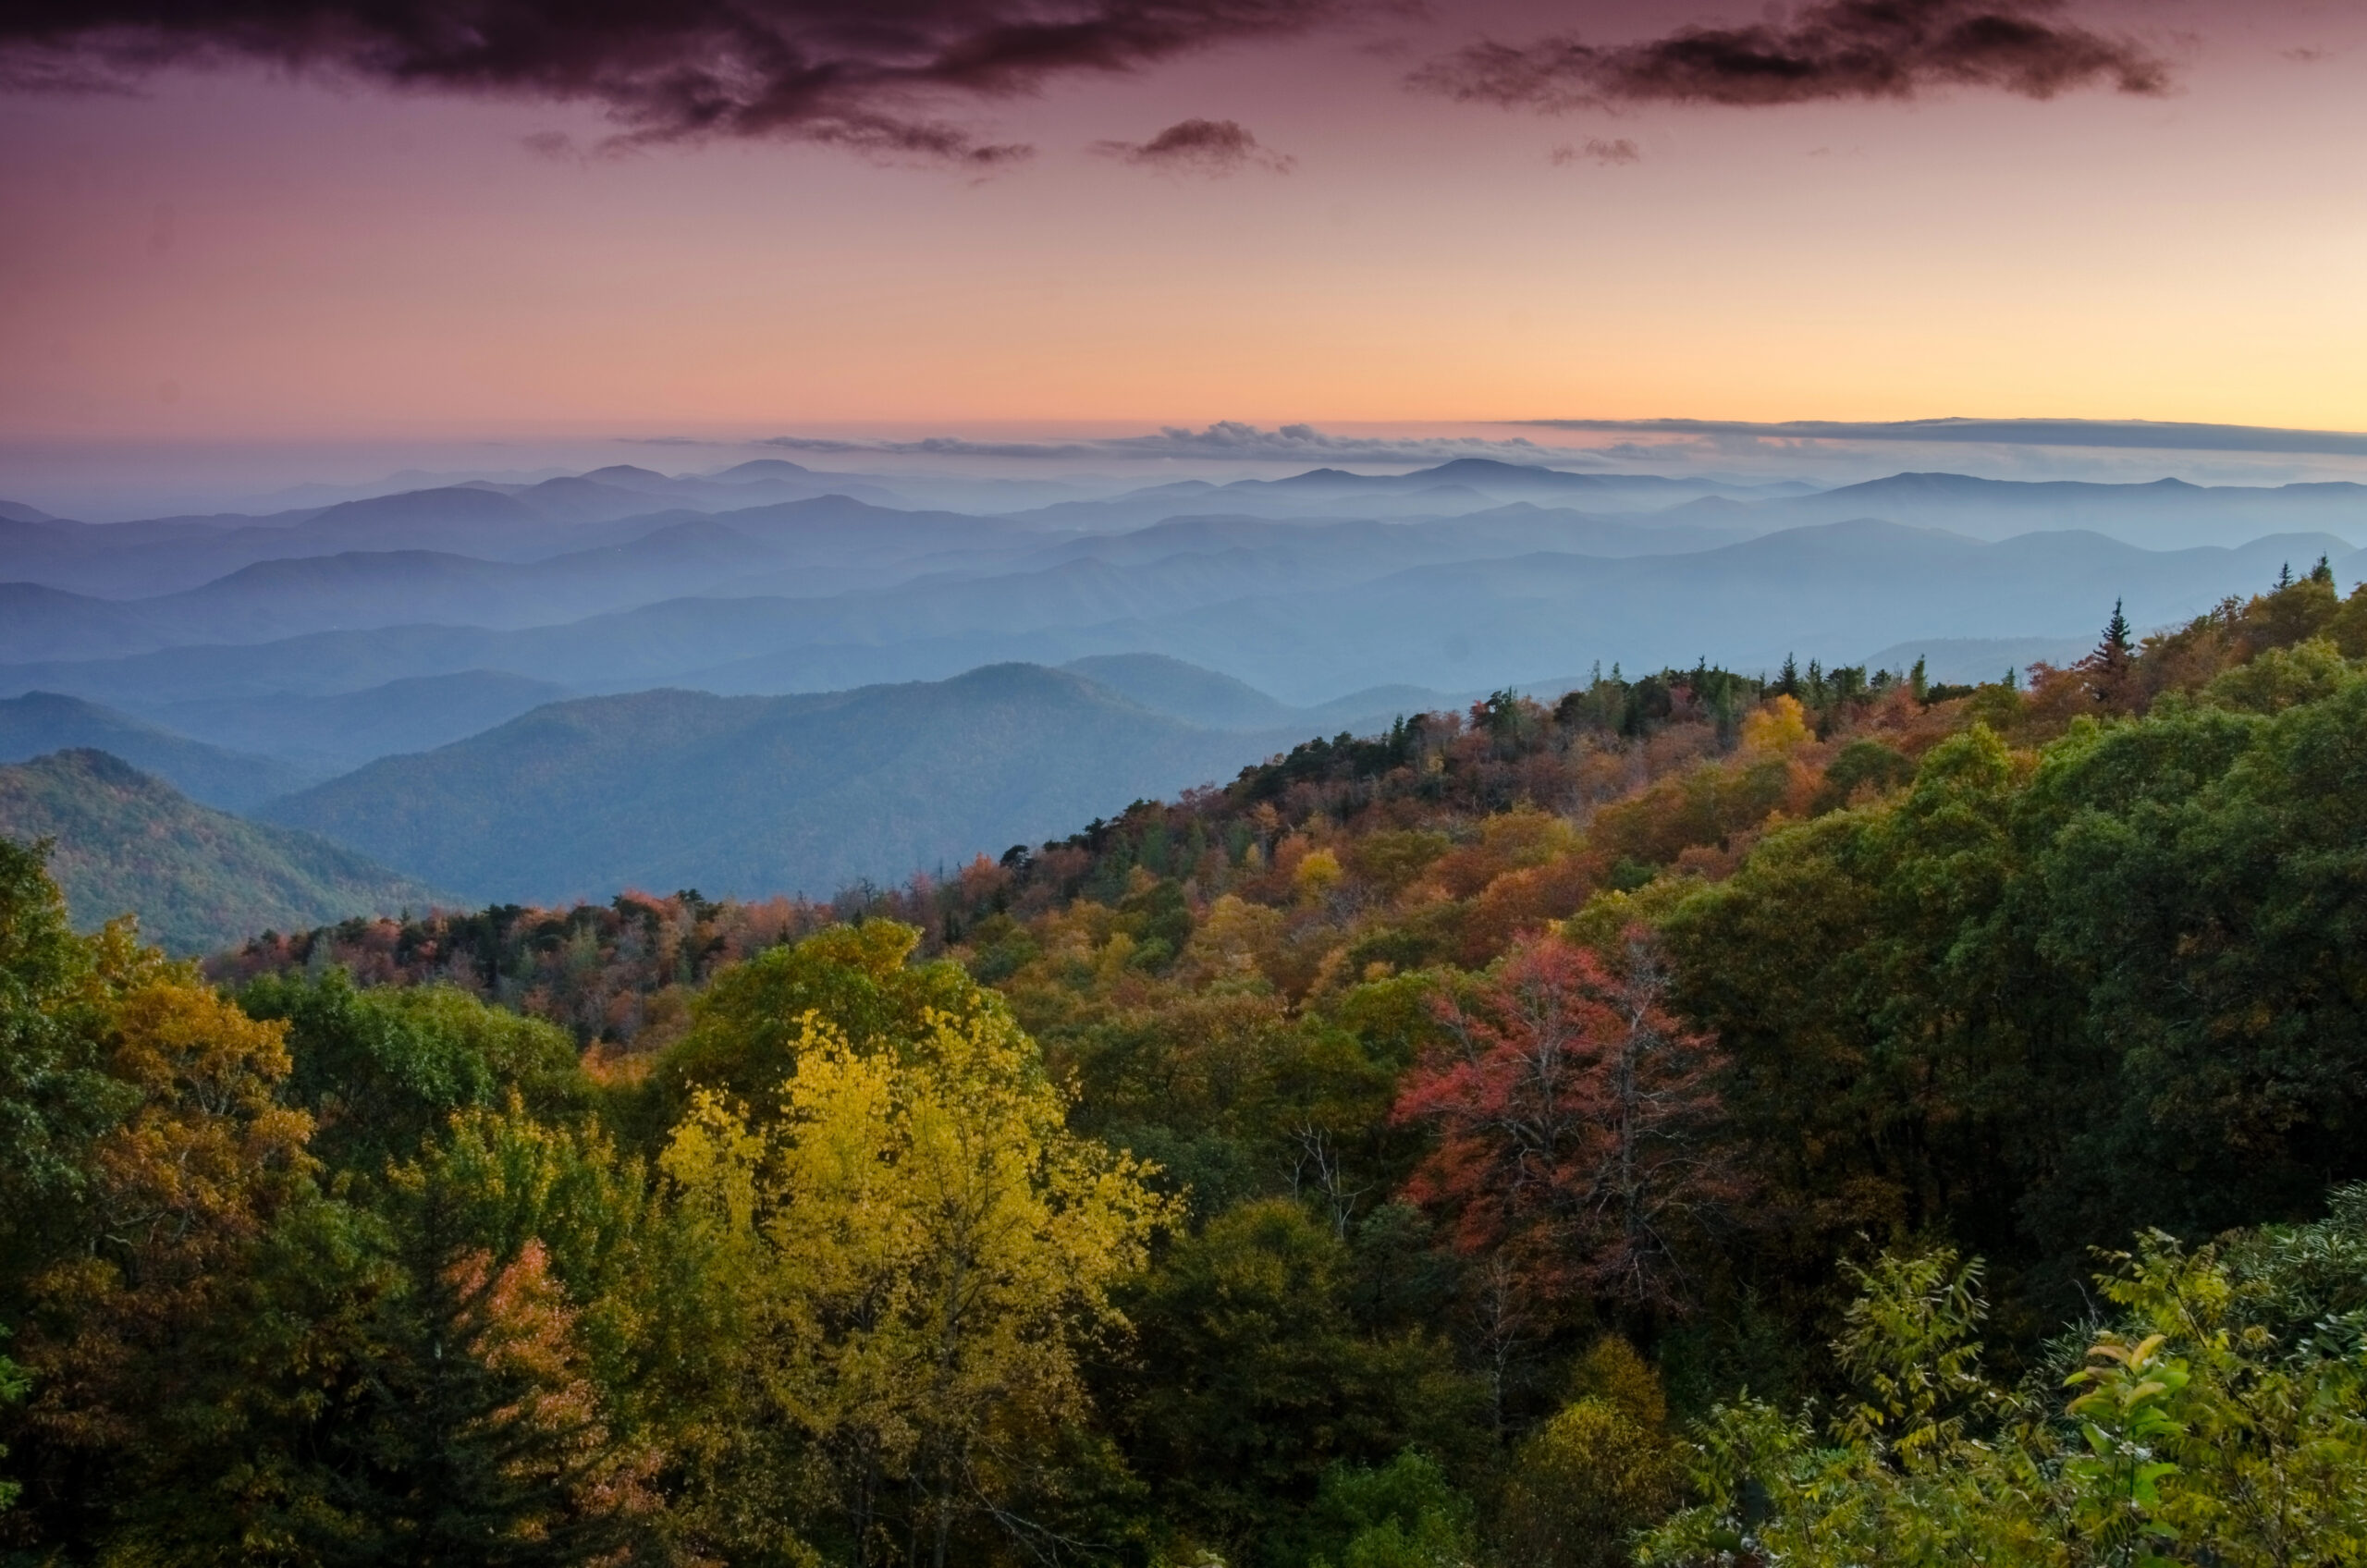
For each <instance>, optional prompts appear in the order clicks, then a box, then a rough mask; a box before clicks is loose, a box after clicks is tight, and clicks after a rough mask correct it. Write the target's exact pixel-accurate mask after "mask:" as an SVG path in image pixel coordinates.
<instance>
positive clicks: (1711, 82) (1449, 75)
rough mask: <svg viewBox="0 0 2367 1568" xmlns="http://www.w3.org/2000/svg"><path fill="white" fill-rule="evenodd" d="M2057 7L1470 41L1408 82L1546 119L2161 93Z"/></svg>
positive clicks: (1944, 3)
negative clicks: (1709, 107)
mask: <svg viewBox="0 0 2367 1568" xmlns="http://www.w3.org/2000/svg"><path fill="white" fill-rule="evenodd" d="M2062 10H2063V6H2062V0H1824V3H1823V4H1821V5H1814V6H1809V7H1807V8H1806V9H1804V10H1802V11H1800V12H1799V13H1798V14H1797V16H1796V17H1794V18H1791V19H1789V20H1785V21H1765V22H1759V23H1754V24H1752V25H1750V26H1747V27H1731V28H1722V27H1686V28H1680V29H1678V30H1677V31H1674V32H1672V33H1669V34H1666V35H1665V36H1663V37H1660V38H1654V39H1649V40H1646V41H1645V42H1642V43H1624V44H1613V45H1600V44H1591V43H1585V42H1583V41H1582V40H1580V39H1578V38H1577V37H1576V36H1574V35H1570V34H1557V35H1551V36H1548V37H1544V38H1540V39H1538V40H1536V41H1535V42H1533V43H1522V44H1512V43H1494V42H1487V43H1475V44H1472V45H1470V46H1469V47H1467V48H1465V49H1462V50H1458V51H1457V52H1455V53H1454V54H1453V55H1447V56H1446V57H1444V58H1442V59H1440V60H1435V61H1433V62H1431V63H1430V64H1429V65H1428V66H1425V67H1422V68H1421V69H1420V70H1417V71H1416V72H1415V73H1414V74H1413V75H1412V76H1411V77H1410V78H1408V79H1407V80H1408V82H1409V84H1410V85H1412V86H1413V87H1415V88H1417V89H1418V90H1421V91H1424V92H1436V93H1441V94H1443V95H1444V96H1446V97H1449V98H1453V99H1457V100H1460V101H1462V102H1466V103H1485V104H1500V105H1502V106H1504V107H1508V108H1509V107H1521V108H1532V109H1539V110H1543V111H1547V112H1557V111H1562V110H1568V109H1576V108H1586V107H1610V106H1617V105H1621V104H1653V103H1661V104H1727V105H1733V106H1738V107H1762V106H1766V105H1771V104H1805V103H1814V102H1820V101H1825V100H1833V99H1852V98H1855V99H1891V100H1903V99H1911V98H1915V97H1917V96H1919V95H1920V94H1922V93H1924V92H1931V91H1932V90H1934V89H1944V88H1951V87H1970V88H1985V89H1990V90H1993V91H1997V92H2011V93H2016V94H2018V95H2019V96H2021V97H2025V98H2052V97H2054V96H2055V95H2056V94H2057V93H2060V92H2070V91H2073V90H2075V89H2079V88H2089V87H2098V86H2103V87H2110V88H2112V89H2114V90H2116V91H2117V92H2129V93H2139V94H2148V95H2151V94H2159V93H2162V92H2166V91H2168V88H2169V81H2170V70H2169V67H2168V65H2167V63H2166V62H2165V61H2164V60H2163V59H2161V58H2160V57H2159V56H2158V55H2154V54H2152V52H2151V51H2149V50H2147V49H2146V48H2144V47H2143V46H2142V45H2141V44H2140V43H2136V42H2135V41H2133V40H2130V39H2127V38H2119V37H2112V36H2108V35H2106V34H2103V33H2101V32H2097V31H2092V30H2091V29H2088V28H2085V27H2081V26H2079V25H2077V24H2076V23H2073V22H2070V21H2067V20H2065V19H2063V18H2062V16H2061V13H2062Z"/></svg>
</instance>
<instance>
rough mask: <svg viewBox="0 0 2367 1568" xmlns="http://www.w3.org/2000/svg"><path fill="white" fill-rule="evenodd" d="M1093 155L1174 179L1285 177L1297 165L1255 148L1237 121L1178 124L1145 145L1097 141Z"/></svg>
mask: <svg viewBox="0 0 2367 1568" xmlns="http://www.w3.org/2000/svg"><path fill="white" fill-rule="evenodd" d="M1092 150H1093V151H1094V152H1096V153H1099V154H1101V155H1102V156H1103V157H1105V158H1118V159H1121V160H1122V161H1124V162H1126V163H1129V164H1134V165H1140V166H1142V167H1145V168H1155V169H1165V170H1168V171H1170V172H1172V173H1176V174H1203V175H1228V174H1233V173H1235V172H1237V171H1239V170H1241V169H1245V168H1251V167H1257V168H1262V169H1269V170H1271V171H1272V172H1273V173H1275V174H1288V173H1290V171H1291V169H1292V168H1293V167H1294V165H1296V164H1297V162H1298V160H1297V159H1295V158H1292V157H1289V156H1286V155H1285V154H1283V153H1276V152H1273V151H1272V150H1270V149H1269V148H1266V147H1262V146H1260V145H1258V142H1257V138H1256V137H1255V136H1252V135H1250V134H1249V131H1248V130H1247V129H1246V128H1245V127H1244V126H1243V125H1241V123H1240V122H1239V121H1237V120H1202V119H1190V120H1182V121H1179V122H1177V123H1176V124H1174V125H1171V126H1169V127H1168V128H1167V129H1165V130H1162V131H1160V132H1159V134H1158V135H1157V136H1154V137H1152V138H1151V139H1150V140H1149V141H1142V142H1134V141H1097V142H1095V143H1094V144H1093V149H1092Z"/></svg>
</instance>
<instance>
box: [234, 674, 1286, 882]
mask: <svg viewBox="0 0 2367 1568" xmlns="http://www.w3.org/2000/svg"><path fill="white" fill-rule="evenodd" d="M1304 739H1306V735H1305V733H1304V732H1303V731H1301V730H1297V729H1292V730H1288V731H1283V732H1278V733H1271V734H1265V735H1257V734H1243V733H1239V732H1224V731H1218V730H1213V729H1204V728H1201V727H1197V726H1195V725H1190V724H1186V723H1184V722H1183V721H1182V720H1180V719H1176V718H1173V717H1169V716H1167V715H1164V714H1159V713H1155V712H1153V711H1151V710H1150V709H1149V708H1147V707H1146V706H1142V705H1140V704H1135V703H1134V702H1131V701H1128V700H1127V699H1125V698H1123V697H1122V696H1120V695H1118V694H1117V693H1116V692H1112V691H1110V690H1109V689H1108V688H1106V687H1104V686H1101V685H1099V684H1098V683H1096V682H1094V681H1091V680H1085V679H1084V678H1083V677H1081V676H1078V675H1075V674H1072V673H1067V672H1063V671H1060V670H1054V669H1047V668H1041V667H1038V666H1030V665H1002V666H994V667H989V668H981V669H975V670H972V671H970V672H969V673H968V674H965V675H962V676H959V677H956V678H954V679H952V680H943V681H937V682H920V683H911V684H903V685H892V686H875V687H868V688H864V689H861V690H857V691H852V692H827V693H821V694H816V695H810V696H789V697H717V696H713V695H710V694H708V693H705V692H681V691H653V692H636V693H633V694H631V695H627V696H618V697H599V698H586V699H582V700H578V701H574V702H566V703H558V704H550V705H548V706H546V707H541V708H537V709H536V710H534V711H533V712H532V713H530V714H527V715H525V716H524V717H521V718H518V719H515V720H512V721H511V722H510V723H509V724H506V725H503V726H501V727H499V728H497V729H493V730H490V731H488V732H486V733H484V734H482V735H478V736H475V737H472V739H470V740H467V741H460V742H459V743H457V744H454V745H450V746H446V747H444V748H442V749H440V750H437V751H434V752H429V753H424V754H422V755H415V756H400V757H387V758H384V759H382V760H380V761H378V762H375V763H373V764H371V765H370V766H367V767H365V768H362V769H361V770H360V771H359V772H356V773H353V774H350V775H348V776H347V777H345V778H339V779H336V780H333V781H331V782H330V783H328V784H325V785H322V786H320V787H318V788H316V789H313V790H307V791H305V792H303V793H301V794H298V795H294V796H291V797H289V798H288V799H286V800H282V801H279V802H275V803H274V804H272V805H271V806H270V807H268V808H266V811H265V815H266V816H267V817H268V818H269V819H270V820H272V821H276V822H280V823H285V824H288V825H291V826H298V827H308V828H311V829H313V830H314V831H316V832H320V833H323V834H326V835H328V836H330V837H332V838H334V839H337V841H339V842H341V843H347V844H350V845H353V846H354V847H355V848H356V849H358V850H360V851H363V852H365V853H368V854H370V855H372V856H374V857H375V858H378V859H380V860H383V861H385V862H386V863H387V864H393V865H397V866H399V867H401V868H403V869H404V870H406V871H407V872H409V873H410V874H411V875H412V876H417V877H419V878H421V879H423V880H425V881H431V882H434V883H435V884H436V885H438V886H449V887H452V888H457V889H458V890H460V892H462V893H463V894H465V895H468V896H470V897H472V898H484V899H496V898H497V899H539V900H550V899H561V898H569V897H574V896H577V895H585V896H605V895H607V894H610V893H614V892H617V891H620V890H622V889H625V888H655V889H660V890H664V891H669V892H670V891H672V890H674V889H676V888H689V887H695V888H699V889H700V890H701V891H703V892H705V893H708V894H709V895H715V894H719V893H725V892H730V893H741V894H750V895H757V894H771V893H791V892H804V893H806V894H809V895H812V896H816V897H828V896H830V895H831V894H833V893H835V892H836V891H837V890H838V889H839V888H842V887H845V886H847V885H849V884H851V883H853V882H855V881H858V880H861V879H865V878H869V879H872V880H875V881H900V880H901V879H902V878H903V877H905V876H908V875H910V874H911V873H912V872H913V871H914V870H915V869H918V868H928V867H933V866H937V865H958V864H962V863H963V862H965V861H967V860H968V859H969V858H970V857H971V856H972V855H974V854H975V853H978V852H980V851H987V852H990V853H999V852H1000V850H1001V849H1002V847H1003V846H1006V845H1009V844H1012V843H1022V842H1024V843H1034V842H1036V841H1037V840H1039V839H1043V838H1045V837H1047V836H1049V835H1050V834H1053V833H1055V832H1061V833H1065V832H1068V831H1071V830H1073V827H1074V825H1075V824H1077V823H1079V822H1083V821H1085V820H1087V819H1088V818H1093V817H1099V816H1107V815H1112V814H1114V813H1116V812H1118V811H1121V810H1122V809H1123V808H1124V807H1125V806H1126V805H1127V804H1128V803H1129V802H1132V801H1134V800H1135V799H1137V798H1149V797H1155V796H1159V795H1164V794H1172V793H1173V792H1174V791H1175V790H1179V789H1183V788H1184V787H1187V786H1189V785H1193V784H1198V783H1204V782H1208V781H1211V780H1214V779H1218V778H1229V777H1231V776H1232V774H1233V773H1234V772H1235V771H1237V770H1238V769H1239V768H1241V767H1242V766H1245V765H1247V764H1248V763H1250V762H1253V761H1257V760H1261V759H1262V758H1263V757H1265V756H1267V755H1269V754H1271V753H1273V752H1276V751H1279V750H1282V749H1284V748H1286V747H1287V746H1289V745H1290V744H1292V743H1294V742H1295V741H1300V740H1304Z"/></svg>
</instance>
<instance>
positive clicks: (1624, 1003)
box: [1394, 930, 1747, 1309]
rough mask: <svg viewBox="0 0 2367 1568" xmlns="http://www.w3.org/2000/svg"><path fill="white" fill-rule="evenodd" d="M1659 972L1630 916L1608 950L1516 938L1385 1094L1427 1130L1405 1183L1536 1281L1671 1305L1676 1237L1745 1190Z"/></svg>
mask: <svg viewBox="0 0 2367 1568" xmlns="http://www.w3.org/2000/svg"><path fill="white" fill-rule="evenodd" d="M1666 986H1667V983H1666V978H1665V976H1664V974H1663V973H1662V968H1661V964H1660V961H1659V959H1658V957H1657V955H1656V954H1655V953H1654V952H1653V950H1652V948H1651V944H1650V938H1649V937H1648V936H1646V935H1645V934H1644V933H1643V932H1642V931H1640V930H1637V931H1634V932H1632V933H1630V934H1629V936H1628V937H1627V939H1626V941H1625V944H1624V946H1623V949H1622V950H1621V951H1620V952H1619V953H1618V955H1617V957H1616V959H1615V960H1613V961H1610V962H1606V961H1605V960H1604V959H1602V958H1601V957H1600V956H1598V955H1597V954H1596V953H1595V952H1593V951H1592V950H1590V949H1587V948H1584V947H1580V946H1578V945H1577V944H1576V943H1574V942H1571V941H1568V940H1567V939H1565V938H1563V937H1556V936H1545V937H1535V938H1532V939H1530V940H1527V941H1525V942H1523V943H1521V944H1520V945H1519V946H1518V947H1516V948H1515V949H1514V950H1513V952H1512V953H1511V954H1510V955H1509V956H1508V957H1507V958H1506V959H1505V960H1504V962H1502V965H1501V966H1500V967H1499V968H1498V969H1497V970H1496V971H1495V972H1494V973H1492V974H1489V975H1487V976H1485V977H1484V978H1482V979H1481V980H1479V981H1478V984H1476V985H1475V986H1472V987H1470V990H1469V993H1468V995H1467V996H1466V997H1465V998H1461V999H1460V1000H1454V999H1446V998H1441V1002H1440V1004H1439V1008H1440V1017H1441V1022H1442V1023H1444V1024H1445V1026H1446V1032H1447V1035H1448V1040H1447V1042H1446V1043H1444V1044H1442V1045H1441V1046H1439V1047H1433V1049H1432V1050H1431V1051H1430V1053H1429V1055H1428V1056H1427V1057H1425V1059H1424V1060H1422V1061H1421V1062H1420V1063H1419V1064H1417V1066H1416V1068H1415V1069H1414V1071H1413V1072H1409V1073H1408V1074H1407V1075H1406V1077H1405V1080H1404V1085H1403V1087H1402V1088H1401V1090H1400V1092H1399V1095H1398V1099H1397V1105H1396V1109H1395V1112H1394V1114H1395V1116H1396V1117H1397V1119H1398V1120H1400V1121H1427V1122H1429V1123H1431V1124H1432V1125H1433V1126H1434V1127H1435V1128H1436V1143H1435V1145H1434V1146H1433V1148H1432V1150H1431V1152H1430V1153H1429V1156H1428V1157H1427V1158H1425V1159H1424V1160H1423V1161H1422V1163H1421V1164H1420V1165H1419V1166H1417V1168H1416V1169H1415V1171H1414V1174H1413V1178H1412V1180H1411V1181H1410V1182H1408V1183H1407V1189H1406V1190H1407V1193H1408V1194H1409V1195H1410V1196H1412V1197H1413V1198H1415V1199H1416V1200H1417V1201H1418V1202H1421V1203H1424V1204H1427V1205H1429V1206H1430V1207H1434V1208H1437V1209H1439V1210H1441V1211H1442V1212H1444V1213H1445V1214H1447V1215H1448V1216H1449V1217H1450V1220H1451V1223H1452V1226H1453V1230H1452V1235H1453V1240H1454V1244H1455V1245H1456V1246H1457V1247H1458V1248H1460V1249H1461V1250H1462V1251H1464V1252H1466V1253H1470V1254H1475V1255H1479V1254H1497V1255H1500V1256H1504V1257H1505V1258H1507V1259H1509V1260H1511V1261H1513V1262H1515V1264H1516V1265H1517V1267H1518V1268H1519V1270H1520V1273H1521V1277H1522V1280H1523V1284H1524V1287H1525V1288H1526V1289H1527V1291H1529V1292H1532V1293H1534V1294H1537V1295H1539V1296H1542V1297H1547V1298H1555V1297H1564V1298H1565V1297H1579V1296H1583V1297H1590V1298H1594V1299H1598V1300H1603V1301H1608V1302H1613V1303H1618V1304H1623V1305H1628V1306H1632V1307H1637V1308H1660V1309H1671V1308H1681V1307H1682V1306H1684V1305H1686V1302H1687V1299H1688V1294H1689V1292H1688V1290H1687V1282H1686V1277H1685V1261H1684V1260H1685V1257H1686V1253H1687V1250H1688V1247H1689V1245H1690V1244H1691V1243H1696V1242H1697V1241H1698V1240H1699V1238H1700V1237H1701V1236H1702V1235H1703V1234H1704V1233H1705V1232H1708V1231H1715V1230H1716V1229H1718V1228H1720V1227H1722V1226H1723V1225H1727V1224H1730V1223H1732V1222H1733V1221H1734V1219H1735V1216H1734V1212H1733V1211H1734V1208H1735V1205H1736V1204H1737V1203H1738V1202H1739V1201H1740V1200H1741V1199H1742V1197H1743V1196H1744V1195H1745V1194H1746V1192H1747V1187H1746V1184H1745V1183H1744V1182H1743V1181H1742V1180H1741V1178H1740V1177H1739V1176H1738V1175H1736V1174H1735V1168H1734V1164H1733V1161H1732V1158H1731V1156H1730V1154H1729V1152H1728V1151H1727V1150H1726V1149H1725V1148H1723V1147H1722V1146H1721V1145H1722V1142H1723V1138H1724V1135H1725V1134H1724V1129H1723V1125H1722V1123H1723V1117H1722V1114H1721V1108H1720V1106H1719V1102H1718V1093H1717V1087H1716V1084H1717V1081H1718V1076H1719V1074H1720V1072H1721V1071H1722V1069H1723V1066H1724V1061H1723V1058H1722V1057H1721V1056H1720V1055H1719V1053H1718V1051H1717V1048H1716V1047H1715V1045H1714V1044H1713V1043H1712V1042H1711V1040H1710V1039H1709V1038H1708V1037H1707V1036H1706V1035H1701V1034H1699V1033H1698V1032H1694V1031H1691V1030H1688V1029H1686V1027H1685V1026H1684V1025H1683V1024H1682V1023H1680V1022H1678V1020H1677V1019H1675V1018H1674V1016H1672V1015H1671V1013H1670V1012H1669V1011H1668V1009H1667V1007H1666V1005H1665V1000H1664V998H1665V993H1666Z"/></svg>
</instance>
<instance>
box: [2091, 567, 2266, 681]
mask: <svg viewBox="0 0 2367 1568" xmlns="http://www.w3.org/2000/svg"><path fill="white" fill-rule="evenodd" d="M2287 575H2288V576H2289V575H2290V573H2287ZM2136 654H2137V640H2136V637H2135V636H2134V634H2133V633H2132V632H2131V631H2129V626H2128V617H2127V616H2125V615H2123V614H2122V613H2121V601H2120V600H2118V599H2115V600H2114V601H2113V603H2112V619H2110V620H2108V621H2106V622H2104V633H2103V637H2102V638H2101V639H2100V640H2098V642H2097V643H2096V645H2095V648H2094V650H2093V651H2092V652H2091V653H2090V654H2089V655H2088V656H2087V657H2086V658H2084V659H2081V660H2080V661H2079V669H2080V671H2081V673H2083V674H2084V675H2086V677H2087V678H2088V687H2089V690H2090V691H2091V692H2092V693H2093V694H2094V696H2095V699H2096V701H2097V702H2099V703H2103V704H2109V705H2111V706H2112V707H2114V708H2115V709H2116V710H2117V709H2119V708H2121V707H2124V706H2126V705H2127V699H2128V695H2129V677H2130V671H2131V667H2132V665H2133V664H2134V662H2135V659H2136Z"/></svg>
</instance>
